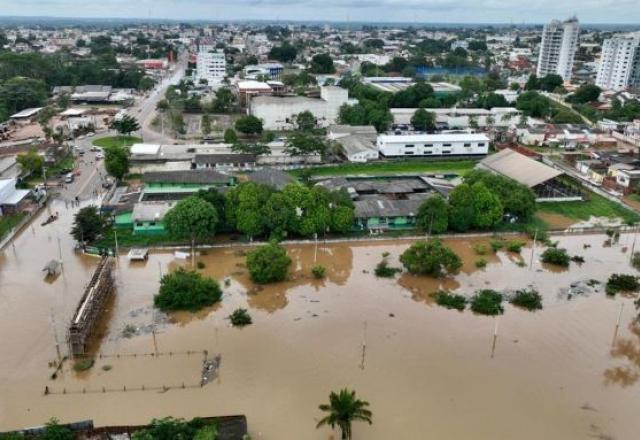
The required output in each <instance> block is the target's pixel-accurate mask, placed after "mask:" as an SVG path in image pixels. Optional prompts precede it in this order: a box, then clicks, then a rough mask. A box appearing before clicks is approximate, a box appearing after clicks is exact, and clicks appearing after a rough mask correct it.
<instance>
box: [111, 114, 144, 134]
mask: <svg viewBox="0 0 640 440" xmlns="http://www.w3.org/2000/svg"><path fill="white" fill-rule="evenodd" d="M111 128H112V129H114V130H116V131H117V132H118V133H119V134H120V136H129V135H130V134H131V133H133V132H134V131H138V130H140V124H139V123H138V120H137V119H136V118H135V117H133V116H131V115H124V116H123V117H122V118H120V119H117V120H114V121H113V122H112V123H111Z"/></svg>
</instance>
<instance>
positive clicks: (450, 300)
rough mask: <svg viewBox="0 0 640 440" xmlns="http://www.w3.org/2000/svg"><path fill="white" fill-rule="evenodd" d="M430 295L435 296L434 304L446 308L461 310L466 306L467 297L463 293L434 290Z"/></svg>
mask: <svg viewBox="0 0 640 440" xmlns="http://www.w3.org/2000/svg"><path fill="white" fill-rule="evenodd" d="M431 295H432V296H433V297H434V298H435V300H436V304H438V305H439V306H442V307H446V308H447V309H456V310H459V311H461V312H462V311H463V310H464V309H465V307H467V298H466V297H464V296H463V295H458V294H455V293H449V292H446V291H443V290H439V291H437V292H434V293H432V294H431Z"/></svg>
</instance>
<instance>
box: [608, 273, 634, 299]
mask: <svg viewBox="0 0 640 440" xmlns="http://www.w3.org/2000/svg"><path fill="white" fill-rule="evenodd" d="M638 290H640V282H638V277H635V276H633V275H626V274H623V273H614V274H612V275H611V276H610V277H609V279H608V280H607V285H606V286H605V291H606V292H607V295H609V296H613V295H615V294H616V293H618V292H637V291H638Z"/></svg>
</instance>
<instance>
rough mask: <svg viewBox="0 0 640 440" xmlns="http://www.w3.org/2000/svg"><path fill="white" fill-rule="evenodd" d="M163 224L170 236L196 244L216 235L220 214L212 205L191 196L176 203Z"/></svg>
mask: <svg viewBox="0 0 640 440" xmlns="http://www.w3.org/2000/svg"><path fill="white" fill-rule="evenodd" d="M163 222H164V225H165V229H166V230H167V232H168V233H169V234H172V235H174V236H176V237H183V238H189V239H190V240H191V241H192V242H195V241H196V240H203V239H206V238H208V237H212V236H213V235H214V234H215V230H216V225H217V224H218V213H217V212H216V209H215V208H214V207H213V205H211V203H209V202H207V201H206V200H204V199H202V198H200V197H197V196H191V197H187V198H186V199H183V200H180V201H179V202H178V203H176V205H175V206H174V207H173V208H171V209H170V210H169V212H167V214H166V215H165V216H164V220H163Z"/></svg>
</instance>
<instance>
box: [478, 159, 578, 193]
mask: <svg viewBox="0 0 640 440" xmlns="http://www.w3.org/2000/svg"><path fill="white" fill-rule="evenodd" d="M476 168H477V169H480V170H486V171H489V172H492V173H495V174H500V175H502V176H504V177H508V178H509V179H513V180H515V181H516V182H518V183H520V184H522V185H525V186H527V187H528V188H531V190H532V191H533V192H534V193H535V194H536V200H537V201H538V202H569V201H578V200H582V195H581V194H580V193H579V192H577V191H576V190H574V189H572V187H571V186H569V185H567V184H565V183H564V182H562V180H561V179H559V178H560V177H561V176H563V175H564V173H563V172H562V171H559V170H556V169H555V168H552V167H550V166H548V165H545V164H543V163H541V162H538V161H537V160H534V159H531V158H529V157H527V156H525V155H524V154H520V153H518V152H517V151H514V150H511V149H509V148H505V149H504V150H502V151H500V152H498V153H496V154H492V155H490V156H487V157H485V158H484V159H482V160H481V161H480V162H479V163H478V165H476Z"/></svg>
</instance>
